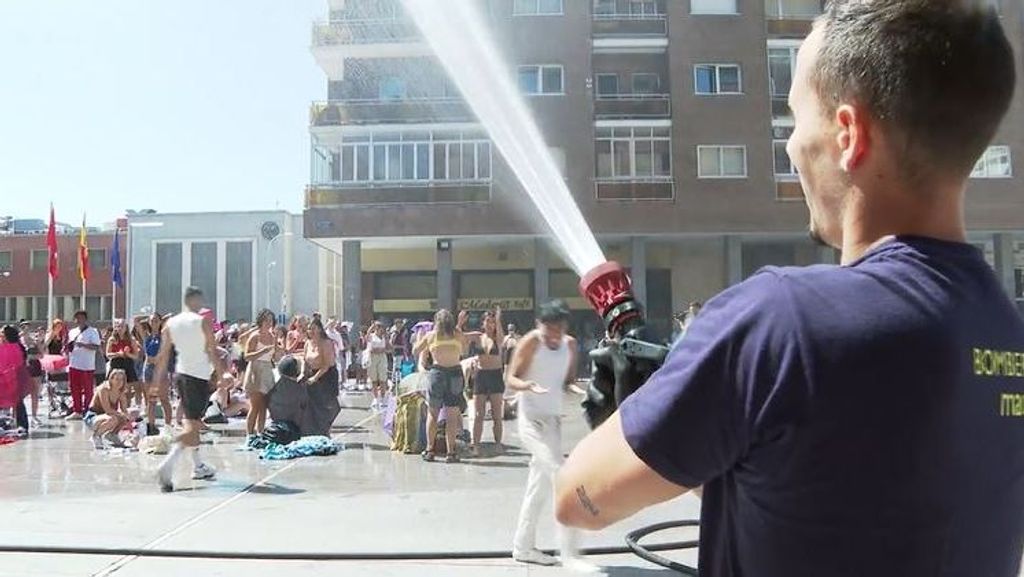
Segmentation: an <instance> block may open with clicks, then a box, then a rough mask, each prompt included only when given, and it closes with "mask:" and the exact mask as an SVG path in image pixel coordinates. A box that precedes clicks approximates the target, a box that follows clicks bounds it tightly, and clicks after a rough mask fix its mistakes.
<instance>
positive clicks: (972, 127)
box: [557, 0, 1024, 577]
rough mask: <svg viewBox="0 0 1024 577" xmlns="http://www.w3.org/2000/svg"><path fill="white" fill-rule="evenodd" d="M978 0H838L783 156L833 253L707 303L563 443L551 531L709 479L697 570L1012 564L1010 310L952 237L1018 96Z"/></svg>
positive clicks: (704, 575)
mask: <svg viewBox="0 0 1024 577" xmlns="http://www.w3.org/2000/svg"><path fill="white" fill-rule="evenodd" d="M983 5H987V4H986V3H983V2H967V1H965V0H941V1H940V0H898V1H879V0H862V1H848V2H833V3H830V5H829V8H828V9H827V10H826V13H825V14H824V15H823V16H822V17H821V18H820V19H819V21H818V22H816V23H815V25H814V28H813V31H812V33H811V34H810V36H809V37H808V38H807V39H806V41H805V42H804V43H803V45H802V47H801V48H800V53H799V56H798V59H797V64H796V70H795V73H794V78H793V86H792V89H791V92H790V97H789V100H790V106H791V108H792V110H793V115H794V120H795V129H794V132H793V135H792V137H791V138H790V140H789V143H788V152H789V155H790V157H791V159H792V160H793V162H794V164H795V166H796V167H797V168H798V170H799V172H800V179H801V183H802V185H803V189H804V191H805V195H806V197H807V205H808V208H809V210H810V216H811V231H812V233H813V234H814V236H816V237H817V238H818V239H820V240H821V241H822V242H824V243H826V244H828V245H830V246H832V247H835V248H837V249H840V250H841V251H842V264H841V266H813V267H808V268H768V269H765V270H762V271H761V272H759V273H757V274H755V275H754V276H753V277H751V278H750V279H748V280H747V281H746V282H744V283H741V284H739V285H737V286H734V287H732V288H731V289H728V290H726V291H725V292H724V293H722V294H721V295H719V296H718V297H716V298H715V299H713V300H712V301H711V302H709V303H708V305H707V306H706V307H705V309H704V310H703V311H702V312H701V315H700V316H699V317H697V319H696V320H695V321H694V323H693V324H692V326H691V327H690V328H689V331H688V333H687V336H686V338H685V339H682V340H681V341H679V342H678V343H677V344H676V346H675V348H674V349H673V350H672V351H671V353H670V354H669V356H668V358H667V360H666V362H665V365H664V366H663V367H662V368H661V369H660V370H659V371H658V372H657V373H656V374H655V375H654V376H653V377H652V378H651V379H650V380H649V381H648V382H647V383H646V384H644V385H643V387H641V388H640V390H639V391H638V392H636V393H635V394H634V395H633V396H631V397H630V398H629V399H627V400H626V401H625V402H624V403H623V404H622V406H621V407H620V408H619V411H618V412H617V413H615V414H614V415H613V416H612V417H611V418H610V419H609V420H608V421H607V422H606V423H605V424H604V425H602V426H601V427H600V428H598V429H597V430H596V431H595V432H593V433H592V434H591V435H590V436H589V437H587V438H586V439H584V441H583V442H581V444H580V445H579V446H578V447H577V449H576V450H575V451H574V452H573V454H572V456H571V457H570V459H569V460H568V462H567V463H566V465H565V467H564V468H563V470H562V471H561V472H560V475H559V485H558V494H557V509H558V515H559V518H560V520H562V522H564V523H567V524H570V525H574V526H578V527H584V528H590V529H599V528H602V527H605V526H607V525H609V524H611V523H614V522H617V521H619V520H621V519H624V518H626V517H628V516H630V515H632V514H633V513H635V512H637V511H639V510H641V509H643V508H645V507H648V506H650V505H653V504H655V503H658V502H661V501H665V500H668V499H671V498H673V497H676V496H678V495H681V494H683V493H684V492H686V491H687V490H688V489H691V488H696V487H703V502H702V509H701V533H700V553H699V556H700V558H699V569H700V573H701V577H736V576H753V577H803V576H806V577H834V576H850V577H853V576H858V577H860V576H871V577H889V576H891V577H917V576H922V577H923V576H929V577H932V576H942V577H1016V576H1017V575H1018V572H1019V570H1020V561H1021V553H1022V539H1024V321H1022V319H1021V316H1020V314H1019V312H1018V311H1017V310H1016V309H1015V307H1014V306H1013V304H1012V302H1011V301H1010V299H1009V298H1008V296H1007V294H1006V291H1005V287H1004V286H1003V284H1002V283H1001V282H1000V280H999V278H997V276H996V275H995V274H994V273H993V271H992V270H991V268H990V267H989V266H988V265H987V264H986V262H985V259H984V256H983V254H982V253H981V252H980V251H979V250H978V249H976V248H975V247H973V246H972V245H970V244H967V243H966V232H965V224H964V215H963V202H964V189H965V184H966V181H967V178H968V175H969V174H970V173H971V171H972V167H973V166H974V164H975V161H976V160H977V159H978V157H979V156H980V155H981V154H982V152H983V151H984V150H985V148H986V146H987V145H988V143H989V142H990V141H991V139H992V137H993V136H994V135H995V133H996V130H997V128H998V126H999V124H1000V122H1001V120H1002V118H1003V116H1004V114H1005V112H1006V110H1007V108H1008V106H1009V103H1010V102H1011V99H1012V95H1013V87H1014V80H1015V76H1014V56H1013V53H1012V50H1011V47H1010V45H1009V44H1008V42H1007V40H1006V37H1005V36H1004V34H1003V31H1002V28H1001V23H1000V20H999V17H998V16H997V15H996V14H995V12H994V11H992V10H991V9H990V8H983V7H982V6H983Z"/></svg>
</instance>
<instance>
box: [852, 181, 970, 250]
mask: <svg viewBox="0 0 1024 577" xmlns="http://www.w3.org/2000/svg"><path fill="white" fill-rule="evenodd" d="M874 196H875V198H873V199H872V200H870V201H869V200H868V197H867V195H865V194H864V193H863V192H861V191H859V190H856V191H854V192H853V193H851V197H850V200H849V202H848V203H847V206H846V208H845V210H844V212H843V224H842V226H843V229H842V230H843V237H842V246H841V249H842V260H841V264H843V265H844V266H845V265H849V264H851V263H853V262H856V261H857V260H859V259H860V258H861V257H863V256H864V255H865V254H867V253H868V252H870V251H871V250H873V249H875V248H876V247H878V246H880V245H882V244H885V243H886V242H888V241H889V240H892V238H894V237H896V236H920V237H927V238H935V239H939V240H947V241H950V242H965V241H966V239H967V231H966V228H965V226H964V217H963V189H962V188H960V189H947V190H944V191H943V190H931V191H923V192H921V193H920V196H917V195H915V194H914V193H903V194H878V195H874Z"/></svg>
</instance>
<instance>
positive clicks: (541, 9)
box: [512, 0, 562, 16]
mask: <svg viewBox="0 0 1024 577" xmlns="http://www.w3.org/2000/svg"><path fill="white" fill-rule="evenodd" d="M561 14H562V0H515V1H514V2H513V3H512V15H513V16H558V15H561Z"/></svg>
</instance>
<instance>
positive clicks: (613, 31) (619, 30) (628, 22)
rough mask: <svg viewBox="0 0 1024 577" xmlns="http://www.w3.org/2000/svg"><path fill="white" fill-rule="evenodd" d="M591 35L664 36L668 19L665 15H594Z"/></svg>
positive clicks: (666, 32) (666, 31)
mask: <svg viewBox="0 0 1024 577" xmlns="http://www.w3.org/2000/svg"><path fill="white" fill-rule="evenodd" d="M592 33H593V35H594V37H595V38H597V37H606V36H665V35H667V34H668V18H667V17H666V16H665V14H595V15H594V23H593V27H592Z"/></svg>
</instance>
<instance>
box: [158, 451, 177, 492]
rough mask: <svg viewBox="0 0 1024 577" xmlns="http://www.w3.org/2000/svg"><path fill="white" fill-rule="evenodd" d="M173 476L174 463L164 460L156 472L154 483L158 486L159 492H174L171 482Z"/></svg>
mask: <svg viewBox="0 0 1024 577" xmlns="http://www.w3.org/2000/svg"><path fill="white" fill-rule="evenodd" d="M173 474H174V462H173V461H172V460H171V459H170V458H168V459H164V462H163V463H162V464H161V465H160V468H159V469H157V471H156V482H157V483H158V484H159V485H160V491H161V492H163V493H170V492H171V491H173V490H174V483H173V482H172V481H171V479H172V476H173Z"/></svg>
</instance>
